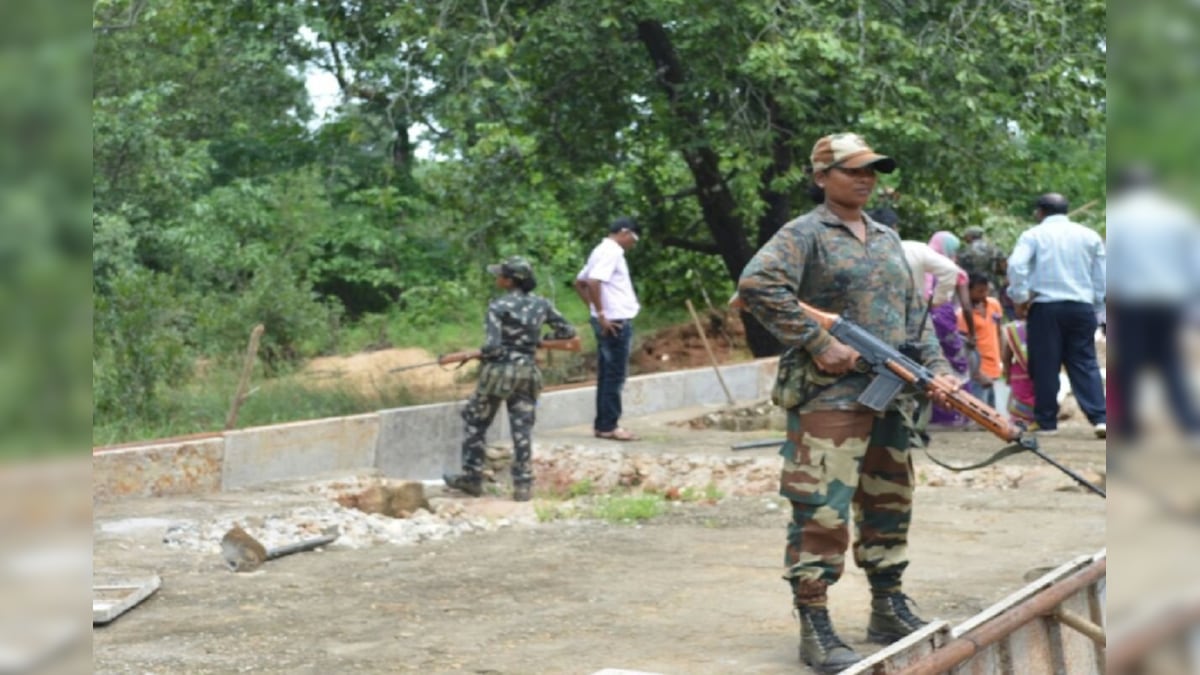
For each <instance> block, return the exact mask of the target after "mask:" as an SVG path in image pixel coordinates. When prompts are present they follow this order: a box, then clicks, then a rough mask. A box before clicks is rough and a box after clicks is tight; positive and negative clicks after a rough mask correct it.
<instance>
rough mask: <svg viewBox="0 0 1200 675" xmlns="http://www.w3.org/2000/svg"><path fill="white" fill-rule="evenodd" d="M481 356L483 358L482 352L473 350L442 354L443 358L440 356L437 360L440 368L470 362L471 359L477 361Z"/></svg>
mask: <svg viewBox="0 0 1200 675" xmlns="http://www.w3.org/2000/svg"><path fill="white" fill-rule="evenodd" d="M480 356H483V352H481V351H480V350H478V349H472V350H470V351H463V352H451V353H449V354H442V355H441V356H439V357H438V358H437V364H438V365H439V366H446V365H449V364H451V363H462V362H463V361H470V360H471V359H477V358H479V357H480Z"/></svg>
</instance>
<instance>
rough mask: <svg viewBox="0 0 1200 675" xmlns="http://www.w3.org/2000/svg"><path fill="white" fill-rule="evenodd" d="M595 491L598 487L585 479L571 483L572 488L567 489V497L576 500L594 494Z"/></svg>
mask: <svg viewBox="0 0 1200 675" xmlns="http://www.w3.org/2000/svg"><path fill="white" fill-rule="evenodd" d="M595 490H596V486H595V485H593V484H592V481H591V479H589V478H584V479H583V480H580V481H575V482H574V483H571V487H570V488H568V489H567V496H568V498H571V499H574V498H575V497H584V496H586V495H590V494H592V493H593V492H595Z"/></svg>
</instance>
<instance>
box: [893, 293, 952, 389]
mask: <svg viewBox="0 0 1200 675" xmlns="http://www.w3.org/2000/svg"><path fill="white" fill-rule="evenodd" d="M926 309H927V308H926V301H925V297H924V294H922V293H921V292H920V291H919V289H918V288H917V285H916V284H915V283H911V284H908V292H907V293H906V295H905V311H906V315H905V316H906V317H907V320H906V321H905V333H906V334H907V335H908V340H909V342H910V343H912V344H913V345H915V346H916V348H917V352H918V353H919V355H920V358H919V360H920V362H921V365H923V366H925V367H926V368H928V369H930V370H932V371H933V373H934V374H935V375H953V374H954V370H953V369H952V368H950V362H949V361H947V360H946V357H945V355H944V354H942V346H941V345H940V344H938V339H937V332H936V331H934V329H933V320H932V319H931V318H929V312H928V311H926ZM918 336H919V337H918Z"/></svg>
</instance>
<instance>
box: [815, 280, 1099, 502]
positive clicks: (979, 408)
mask: <svg viewBox="0 0 1200 675" xmlns="http://www.w3.org/2000/svg"><path fill="white" fill-rule="evenodd" d="M797 302H799V301H797ZM800 309H802V310H803V311H804V313H805V314H807V315H808V316H809V317H810V318H811V319H813V320H814V321H816V322H817V323H818V324H819V325H820V326H821V327H822V328H824V329H825V330H826V331H828V332H829V334H830V335H832V336H833V337H835V338H837V339H838V340H839V341H840V342H841V343H842V344H844V345H846V346H847V347H850V348H851V349H853V350H854V351H855V352H857V354H858V359H859V360H858V363H859V367H860V368H863V369H864V371H869V372H873V373H874V374H875V377H874V379H872V380H871V383H870V384H869V385H867V388H866V390H865V391H863V393H862V394H861V395H860V396H859V397H858V402H859V403H861V404H863V405H864V406H866V407H868V408H870V409H872V410H877V411H882V410H884V409H885V408H887V406H888V404H889V403H891V402H892V399H894V398H895V397H896V395H897V394H899V393H900V390H902V389H903V388H904V387H905V386H911V387H913V388H914V389H916V390H918V391H921V392H924V393H925V394H927V395H932V394H934V393H940V394H941V395H943V396H944V400H945V407H947V408H950V409H951V410H954V411H956V412H959V413H962V414H963V415H966V416H967V417H968V418H970V419H971V420H974V421H975V422H977V423H978V424H979V425H980V426H982V427H983V428H985V429H987V430H988V431H990V432H992V433H993V434H995V435H996V436H998V437H999V438H1000V439H1002V440H1004V441H1005V442H1007V443H1009V444H1010V445H1009V446H1008V447H1006V448H1004V449H1003V450H1000V451H999V452H997V453H996V454H995V455H993V456H992V457H990V458H989V459H987V460H984V461H983V462H979V463H977V464H972V465H970V466H963V467H956V466H951V465H948V464H944V463H942V462H941V461H939V460H937V459H935V458H934V457H933V456H930V459H932V460H933V461H934V463H936V464H938V465H940V466H943V467H946V468H948V469H952V470H955V471H965V470H968V469H975V468H979V467H983V466H987V465H988V464H991V463H992V462H995V461H997V460H1000V459H1003V458H1004V457H1007V456H1009V455H1013V454H1017V453H1019V452H1032V453H1033V454H1035V455H1037V456H1038V457H1039V458H1041V459H1042V460H1044V461H1046V462H1047V463H1049V464H1051V465H1052V466H1054V468H1056V469H1058V470H1059V471H1062V472H1063V473H1065V474H1067V475H1068V476H1070V477H1071V478H1072V479H1074V480H1075V482H1077V483H1079V484H1080V485H1082V486H1083V487H1085V488H1087V489H1088V490H1091V491H1092V492H1094V493H1096V494H1098V495H1100V496H1101V497H1107V495H1106V494H1105V492H1104V490H1102V489H1101V488H1099V487H1097V486H1095V485H1093V484H1092V483H1090V482H1088V480H1087V479H1085V478H1084V477H1083V476H1080V475H1079V474H1077V473H1075V472H1074V471H1072V470H1071V469H1069V468H1068V467H1066V466H1063V465H1062V464H1059V463H1058V462H1057V461H1055V460H1054V459H1053V458H1052V457H1050V456H1048V455H1046V454H1045V453H1044V452H1042V451H1041V450H1040V449H1039V448H1038V441H1037V437H1036V436H1034V435H1033V433H1032V432H1030V431H1027V430H1026V429H1024V428H1023V427H1020V426H1017V425H1015V424H1010V423H1009V421H1008V419H1006V418H1005V417H1004V415H1003V414H1001V413H1000V412H998V411H997V410H996V409H995V408H993V407H991V406H989V405H988V404H986V403H984V402H983V401H980V400H979V399H978V398H975V397H974V396H972V395H971V394H969V393H967V392H965V391H961V390H957V389H950V388H949V387H947V386H945V385H944V384H941V383H940V382H937V381H936V380H934V374H933V371H931V370H929V369H928V368H926V367H925V366H923V365H921V364H920V363H917V362H916V361H914V360H913V359H912V358H910V357H909V356H908V355H906V354H905V353H903V352H902V351H901V350H899V349H896V348H895V347H892V346H891V345H889V344H887V343H886V342H884V341H883V340H880V339H879V338H877V337H875V336H874V335H872V334H871V333H869V332H867V331H866V330H865V329H863V328H862V327H861V326H859V325H858V324H856V323H854V322H853V321H850V320H848V319H845V318H843V317H840V316H838V315H837V314H832V313H830V312H823V311H821V310H819V309H817V308H815V307H812V306H810V305H807V304H805V303H803V302H800Z"/></svg>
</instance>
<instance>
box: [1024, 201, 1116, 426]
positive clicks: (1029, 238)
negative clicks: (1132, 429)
mask: <svg viewBox="0 0 1200 675" xmlns="http://www.w3.org/2000/svg"><path fill="white" fill-rule="evenodd" d="M1035 206H1036V209H1035V211H1034V216H1035V218H1036V219H1037V220H1038V221H1039V223H1040V224H1039V225H1036V226H1034V227H1032V228H1030V229H1028V230H1026V231H1025V232H1023V233H1022V234H1021V237H1020V238H1019V239H1018V240H1017V245H1016V247H1015V248H1014V249H1013V252H1012V255H1011V256H1009V258H1008V294H1009V296H1010V297H1011V298H1012V300H1013V303H1015V305H1016V308H1017V315H1018V316H1020V315H1021V314H1022V313H1024V312H1028V315H1029V319H1028V321H1027V323H1026V328H1025V330H1026V333H1027V335H1028V347H1027V348H1028V352H1029V369H1030V375H1031V376H1032V378H1033V399H1034V404H1033V417H1034V422H1035V423H1036V425H1037V429H1038V431H1039V432H1041V433H1053V432H1055V431H1056V430H1057V428H1058V383H1059V377H1058V374H1059V371H1060V370H1061V369H1062V367H1063V366H1064V365H1065V366H1066V368H1067V377H1068V378H1069V379H1070V380H1071V391H1073V392H1074V393H1075V400H1076V401H1078V402H1079V408H1080V409H1081V410H1082V411H1083V414H1085V415H1087V418H1088V421H1089V422H1091V423H1092V426H1093V428H1094V430H1095V432H1096V437H1097V438H1105V437H1106V436H1107V434H1108V412H1107V410H1106V404H1105V397H1104V385H1103V384H1102V383H1101V380H1100V365H1099V363H1098V362H1097V360H1096V342H1095V334H1096V327H1097V322H1096V313H1097V312H1099V311H1100V310H1102V309H1103V308H1104V301H1105V296H1106V292H1107V291H1106V287H1107V279H1106V275H1105V250H1104V241H1103V240H1101V239H1100V235H1099V234H1096V232H1095V231H1093V230H1091V229H1089V228H1087V227H1084V226H1083V225H1080V224H1078V223H1073V222H1071V219H1070V218H1068V217H1067V211H1068V210H1069V209H1068V203H1067V198H1066V197H1064V196H1062V195H1060V194H1057V193H1047V194H1044V195H1042V196H1041V197H1038V200H1037V203H1036V205H1035Z"/></svg>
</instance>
